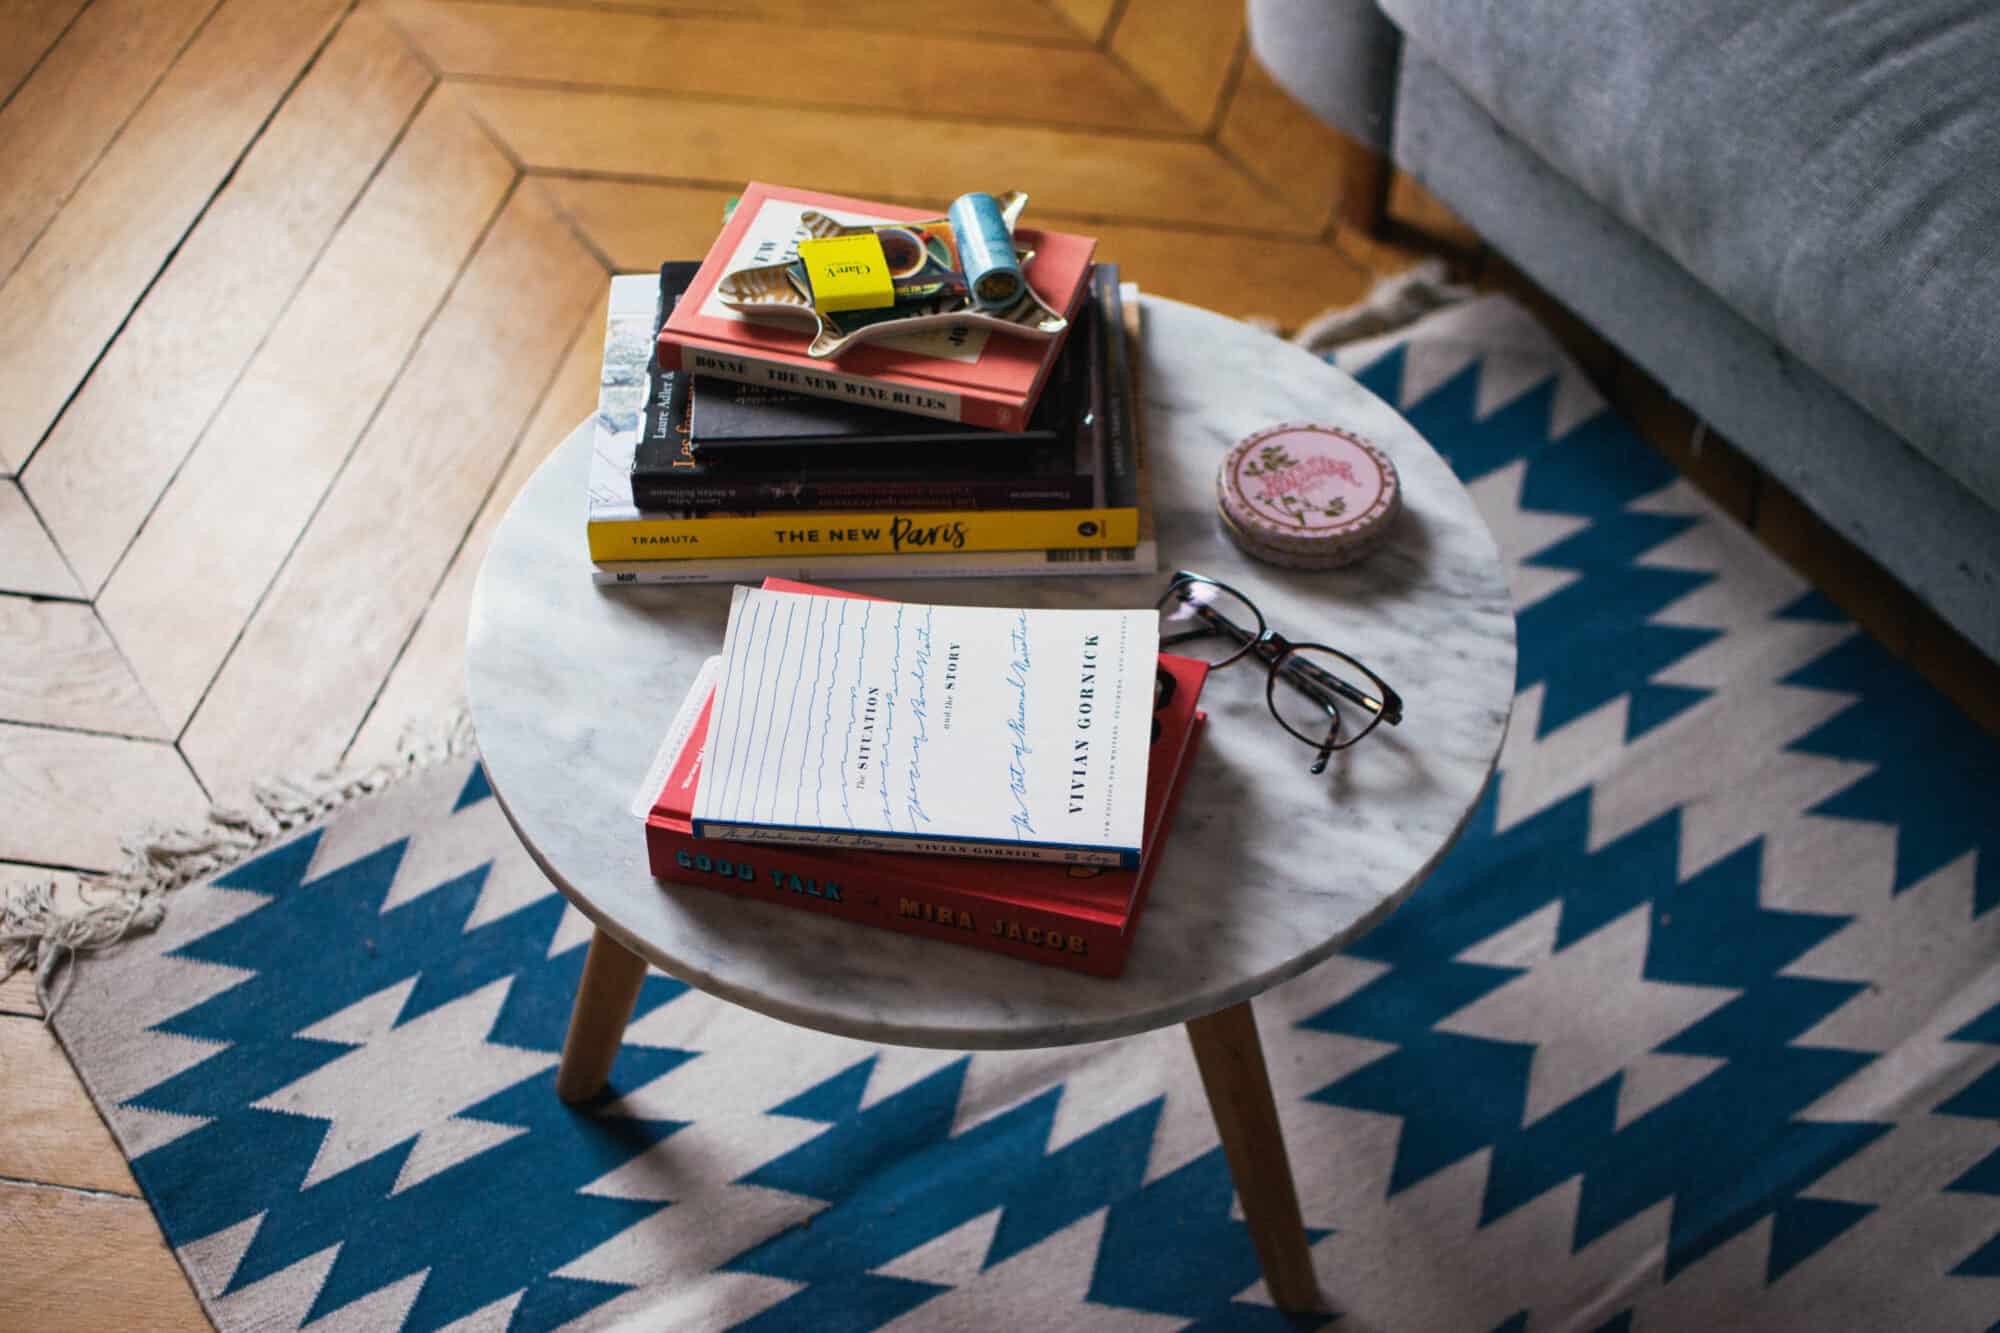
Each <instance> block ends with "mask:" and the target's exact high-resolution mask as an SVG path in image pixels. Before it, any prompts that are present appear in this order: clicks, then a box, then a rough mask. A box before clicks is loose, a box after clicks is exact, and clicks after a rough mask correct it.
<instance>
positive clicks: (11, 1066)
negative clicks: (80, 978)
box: [0, 1017, 139, 1196]
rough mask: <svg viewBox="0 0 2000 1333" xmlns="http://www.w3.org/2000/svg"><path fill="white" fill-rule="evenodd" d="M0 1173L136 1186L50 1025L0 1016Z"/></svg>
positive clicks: (112, 1187) (112, 1188)
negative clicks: (0, 1081)
mask: <svg viewBox="0 0 2000 1333" xmlns="http://www.w3.org/2000/svg"><path fill="white" fill-rule="evenodd" d="M0 1069H4V1070H6V1071H7V1096H6V1097H5V1099H0V1176H4V1177H7V1178H8V1179H10V1180H32V1181H34V1182H36V1183H37V1184H42V1185H68V1186H71V1187H73V1188H76V1189H88V1190H105V1191H107V1192H109V1193H112V1194H130V1195H134V1196H136V1195H137V1194H138V1193H139V1185H138V1182H137V1181H135V1180H133V1179H132V1172H131V1170H130V1169H129V1168H128V1167H127V1166H126V1165H125V1154H124V1153H122V1152H120V1151H119V1150H118V1144H117V1142H116V1140H114V1139H113V1138H112V1137H111V1131H110V1130H108V1129H106V1128H105V1127H104V1121H103V1119H102V1117H100V1116H99V1115H98V1114H97V1108H96V1107H94V1106H92V1105H91V1104H90V1094H89V1093H87V1092H85V1091H84V1090H83V1084H82V1083H81V1082H79V1081H78V1079H77V1077H76V1071H75V1070H74V1069H72V1068H70V1063H69V1057H68V1056H67V1055H64V1054H63V1049H62V1044H61V1043H60V1042H58V1041H57V1040H56V1034H55V1033H54V1032H52V1031H50V1030H49V1028H48V1026H47V1025H46V1024H44V1023H41V1022H40V1021H38V1020H36V1019H32V1018H14V1017H0Z"/></svg>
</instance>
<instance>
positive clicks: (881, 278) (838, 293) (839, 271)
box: [799, 232, 896, 311]
mask: <svg viewBox="0 0 2000 1333" xmlns="http://www.w3.org/2000/svg"><path fill="white" fill-rule="evenodd" d="M799 258H800V259H801V260H803V261H804V263H805V266H806V280H807V281H808V282H810V283H811V284H812V297H813V304H814V305H815V306H817V307H819V308H820V309H821V310H826V311H835V310H880V309H882V308H884V307H885V306H892V305H894V304H895V303H896V289H895V284H894V282H893V281H892V280H891V279H890V277H889V261H888V259H887V258H886V257H885V256H884V255H883V253H882V238H881V237H879V236H877V235H875V233H873V232H864V233H862V234H861V235H858V236H829V237H825V238H823V239H819V240H811V241H800V242H799Z"/></svg>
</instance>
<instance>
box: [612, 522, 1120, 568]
mask: <svg viewBox="0 0 2000 1333" xmlns="http://www.w3.org/2000/svg"><path fill="white" fill-rule="evenodd" d="M589 532H590V558H591V559H592V560H595V561H598V562H599V563H602V562H604V561H607V560H713V559H724V558H728V557H732V556H813V555H937V554H943V553H949V552H954V551H1021V550H1053V549H1079V548H1088V547H1102V546H1136V545H1137V544H1138V542H1139V511H1138V510H1137V509H1136V508H1132V509H982V510H958V511H945V512H936V511H925V512H904V511H901V510H894V509H890V510H883V511H881V512H879V513H876V512H869V513H853V512H850V513H818V512H814V511H809V510H808V511H800V512H796V513H764V514H757V515H754V516H744V515H740V514H717V515H708V516H704V517H701V518H627V517H618V518H610V517H606V518H592V519H591V521H590V527H589Z"/></svg>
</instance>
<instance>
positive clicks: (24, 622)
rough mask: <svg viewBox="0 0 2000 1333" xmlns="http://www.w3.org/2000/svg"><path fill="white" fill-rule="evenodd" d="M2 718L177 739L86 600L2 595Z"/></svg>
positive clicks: (49, 725) (0, 647)
mask: <svg viewBox="0 0 2000 1333" xmlns="http://www.w3.org/2000/svg"><path fill="white" fill-rule="evenodd" d="M0 718H4V719H5V720H7V721H9V722H29V723H38V724H40V725H42V726H48V727H74V728H80V729H82V730H84V731H106V732H116V733H117V734H119V735H122V736H143V737H147V738H149V739H153V740H171V739H172V738H173V733H172V732H170V731H169V730H168V729H167V726H166V724H165V723H164V722H162V721H161V719H160V715H159V712H158V710H156V709H155V708H154V707H153V704H152V701H151V700H150V699H148V698H147V697H146V691H145V690H144V689H142V688H141V687H140V685H139V681H138V679H137V678H136V677H135V676H133V674H132V668H131V667H129V666H127V665H126V663H125V659H124V658H123V657H121V656H120V655H119V653H118V649H117V647H116V646H115V645H114V644H113V643H112V642H111V636H110V635H108V634H106V633H105V632H104V626H103V624H102V623H101V622H100V621H99V620H98V619H97V613H96V612H95V611H93V610H91V609H90V608H89V607H88V606H86V605H84V604H83V603H82V602H45V601H36V600H33V599H30V598H26V597H4V596H0Z"/></svg>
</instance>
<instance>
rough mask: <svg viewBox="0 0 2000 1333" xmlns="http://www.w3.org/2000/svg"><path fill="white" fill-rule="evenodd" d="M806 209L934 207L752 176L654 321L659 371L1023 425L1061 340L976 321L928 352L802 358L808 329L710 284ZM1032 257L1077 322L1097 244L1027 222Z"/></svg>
mask: <svg viewBox="0 0 2000 1333" xmlns="http://www.w3.org/2000/svg"><path fill="white" fill-rule="evenodd" d="M806 207H811V208H815V209H818V210H820V211H822V212H825V213H828V214H830V215H832V216H834V217H836V218H837V219H839V220H841V221H850V220H853V221H860V220H867V219H880V220H882V221H887V222H917V221H922V220H924V219H926V218H933V217H937V216H938V215H939V210H935V209H922V208H905V207H902V206H900V205H896V204H877V203H870V202H868V201H867V200H865V199H849V198H845V197H843V196H841V195H834V194H820V193H818V192H816V191H812V190H793V189H787V188H784V187H782V186H775V185H765V184H763V183H761V182H756V181H753V182H751V183H750V184H749V185H748V186H746V187H745V189H744V191H743V195H742V198H741V200H740V201H739V202H738V203H737V205H736V211H735V212H734V213H732V214H731V215H730V219H729V222H728V224H727V225H726V226H724V227H723V229H722V235H721V236H719V237H718V238H717V239H716V242H715V244H714V245H713V246H712V247H710V249H709V252H708V257H707V258H706V259H704V260H703V261H702V265H701V269H700V270H699V271H698V272H697V273H696V274H695V277H694V281H693V282H692V283H690V284H689V285H688V290H687V294H686V295H685V296H684V297H682V298H681V301H680V303H679V304H678V305H676V306H675V307H674V310H673V313H672V314H671V315H669V316H668V318H667V322H666V324H665V325H664V326H663V327H662V328H661V329H660V341H659V363H660V368H661V369H662V370H688V371H692V372H694V373H695V374H700V375H713V376H717V377H720V378H723V379H733V380H741V381H744V382H746V383H750V384H768V385H771V386H773V387H776V388H781V389H788V390H791V391H792V392H794V393H807V394H815V395H818V396H820V397H825V398H838V399H841V400H843V401H847V402H860V403H868V404H871V405H874V406H878V407H887V408H891V409H893V410H896V411H902V412H911V413H914V414H916V415H918V416H928V417H934V418H936V419H938V420H941V421H962V422H965V423H966V424H968V425H974V426H984V427H986V428H988V429H991V430H1019V429H1021V428H1022V427H1023V426H1024V425H1025V423H1026V422H1027V419H1028V414H1029V412H1030V411H1031V410H1032V409H1033V407H1034V404H1035V400H1036V399H1037V398H1039V397H1040V396H1041V392H1042V385H1043V383H1044V382H1045V381H1046V380H1047V379H1048V374H1049V367H1050V366H1051V365H1053V364H1054V363H1055V359H1056V353H1057V352H1058V351H1060V350H1061V348H1062V342H1063V339H1062V338H1060V337H1057V338H1050V339H1036V338H1026V337H1020V336H1016V335H1013V334H1003V333H994V332H989V331H986V330H982V329H977V328H973V329H961V330H952V331H947V330H933V331H932V332H931V333H930V334H927V335H923V336H924V337H925V339H926V342H925V345H926V346H927V347H928V348H929V349H930V350H929V351H928V352H917V351H911V350H906V349H903V348H898V347H895V346H890V345H887V344H882V343H861V344H859V345H857V346H855V347H853V348H851V349H850V350H848V351H846V352H844V353H842V354H841V355H840V356H839V357H838V358H837V359H834V358H826V359H816V358H814V357H810V356H807V355H806V353H805V348H806V345H807V344H808V343H809V342H811V340H812V335H811V331H810V329H809V328H808V327H807V326H805V325H803V324H800V325H798V326H796V327H794V326H788V325H782V324H767V323H761V322H752V321H750V320H746V319H742V318H740V317H738V316H735V315H734V314H733V313H731V312H730V311H729V310H728V309H727V308H726V307H724V306H723V305H722V303H721V301H720V299H719V298H718V297H717V296H716V292H715V289H716V284H717V283H719V282H721V281H722V278H723V276H724V275H725V274H727V273H730V272H733V271H735V270H736V269H739V268H748V267H752V266H755V265H761V264H768V263H775V262H777V261H778V260H779V259H781V258H782V257H784V256H785V255H787V254H788V253H790V247H791V246H792V244H793V242H794V241H795V240H796V230H797V220H798V216H799V213H800V211H801V210H802V209H803V208H806ZM1016 240H1017V241H1018V242H1019V244H1020V246H1021V247H1022V248H1023V249H1033V250H1034V251H1035V257H1034V259H1033V261H1032V262H1030V263H1029V264H1028V265H1027V266H1026V268H1024V269H1023V270H1022V271H1023V274H1024V276H1026V278H1027V279H1028V282H1029V284H1030V285H1031V286H1033V287H1034V289H1035V293H1036V294H1037V295H1038V296H1040V297H1041V298H1042V300H1043V301H1045V302H1046V303H1047V304H1048V305H1049V306H1050V307H1051V308H1052V309H1055V310H1059V311H1061V312H1062V313H1063V315H1064V316H1065V317H1067V318H1070V319H1072V320H1073V319H1075V317H1076V314H1077V311H1078V310H1079V308H1080V307H1081V306H1082V303H1083V297H1084V294H1085V292H1086V291H1087V290H1088V289H1089V286H1090V264H1091V257H1092V256H1093V254H1095V252H1096V249H1097V242H1096V241H1095V240H1093V239H1091V238H1090V237H1088V236H1076V235H1072V234H1070V233H1068V232H1058V231H1043V230H1039V229H1035V228H1030V227H1023V228H1021V229H1020V231H1019V232H1017V233H1016Z"/></svg>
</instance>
